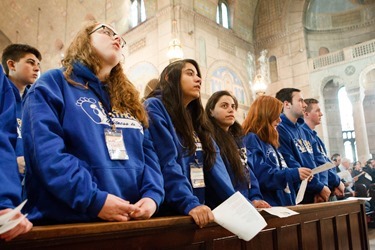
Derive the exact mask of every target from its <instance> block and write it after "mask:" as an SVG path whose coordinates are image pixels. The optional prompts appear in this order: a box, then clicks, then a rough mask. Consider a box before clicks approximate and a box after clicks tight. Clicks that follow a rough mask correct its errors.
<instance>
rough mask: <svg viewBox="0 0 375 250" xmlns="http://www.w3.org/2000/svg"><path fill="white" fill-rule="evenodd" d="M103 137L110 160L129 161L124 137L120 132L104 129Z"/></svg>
mask: <svg viewBox="0 0 375 250" xmlns="http://www.w3.org/2000/svg"><path fill="white" fill-rule="evenodd" d="M104 135H105V143H106V145H107V149H108V153H109V157H110V158H111V160H129V155H128V152H127V151H126V147H125V142H124V137H123V136H122V130H119V129H113V128H107V129H104Z"/></svg>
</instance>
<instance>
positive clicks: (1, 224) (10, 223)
mask: <svg viewBox="0 0 375 250" xmlns="http://www.w3.org/2000/svg"><path fill="white" fill-rule="evenodd" d="M26 202H27V200H25V201H23V202H22V203H21V204H20V205H18V206H17V207H16V208H14V209H12V210H10V211H9V212H7V213H5V214H3V215H1V216H0V234H2V233H5V232H7V231H9V230H11V229H13V228H14V227H15V226H17V225H18V224H19V223H20V222H21V221H22V220H23V219H24V218H25V217H26V216H27V214H25V215H22V216H20V217H19V218H17V219H15V220H12V219H13V217H14V216H16V215H17V214H18V213H19V212H21V209H22V208H23V206H24V205H25V204H26Z"/></svg>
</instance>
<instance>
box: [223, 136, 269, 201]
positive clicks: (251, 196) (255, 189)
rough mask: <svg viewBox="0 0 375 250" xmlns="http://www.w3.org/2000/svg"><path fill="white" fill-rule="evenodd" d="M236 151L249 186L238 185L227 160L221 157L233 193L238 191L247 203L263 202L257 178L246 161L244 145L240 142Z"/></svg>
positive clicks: (246, 152)
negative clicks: (243, 167)
mask: <svg viewBox="0 0 375 250" xmlns="http://www.w3.org/2000/svg"><path fill="white" fill-rule="evenodd" d="M238 150H239V153H240V157H241V161H242V162H243V164H244V166H245V174H246V178H247V181H248V182H249V184H250V185H247V184H245V183H239V182H238V181H237V180H236V178H235V176H234V173H233V169H232V166H231V165H230V163H229V161H228V159H227V158H225V157H223V161H224V164H225V167H226V169H227V171H228V174H229V176H230V179H231V182H232V185H233V187H234V190H235V191H239V192H240V193H241V194H242V195H243V196H244V197H246V198H247V199H248V200H249V201H253V200H263V196H262V193H261V192H260V188H259V182H258V179H257V177H256V176H255V174H254V172H253V169H252V167H249V166H251V165H250V162H249V161H248V154H249V153H248V151H247V150H246V147H245V145H244V144H243V142H242V141H241V143H240V145H238Z"/></svg>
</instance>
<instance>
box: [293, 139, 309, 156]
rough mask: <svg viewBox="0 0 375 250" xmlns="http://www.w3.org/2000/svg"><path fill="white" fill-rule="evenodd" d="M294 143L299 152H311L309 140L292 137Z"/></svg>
mask: <svg viewBox="0 0 375 250" xmlns="http://www.w3.org/2000/svg"><path fill="white" fill-rule="evenodd" d="M294 144H295V145H296V147H297V148H298V150H299V151H300V152H301V153H306V152H308V153H309V154H312V153H313V149H312V146H311V143H310V142H309V141H306V140H301V139H294Z"/></svg>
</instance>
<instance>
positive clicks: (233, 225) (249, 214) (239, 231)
mask: <svg viewBox="0 0 375 250" xmlns="http://www.w3.org/2000/svg"><path fill="white" fill-rule="evenodd" d="M212 212H213V214H214V216H215V222H216V223H217V224H219V225H220V226H222V227H224V228H225V229H227V230H228V231H230V232H232V233H234V234H236V235H237V236H238V238H240V239H243V240H246V241H249V240H251V239H252V238H253V237H254V236H255V235H257V234H258V233H259V232H260V231H261V230H262V229H263V228H264V227H265V226H267V223H266V221H265V220H264V219H263V217H262V216H261V215H260V213H259V212H258V211H257V210H256V209H255V208H254V207H253V206H252V205H251V204H250V202H249V201H248V200H246V198H245V197H243V195H242V194H241V193H240V192H236V193H235V194H233V195H232V196H231V197H229V198H228V199H227V200H225V201H224V202H223V203H221V204H220V205H219V206H218V207H216V208H215V209H214V210H213V211H212Z"/></svg>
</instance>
